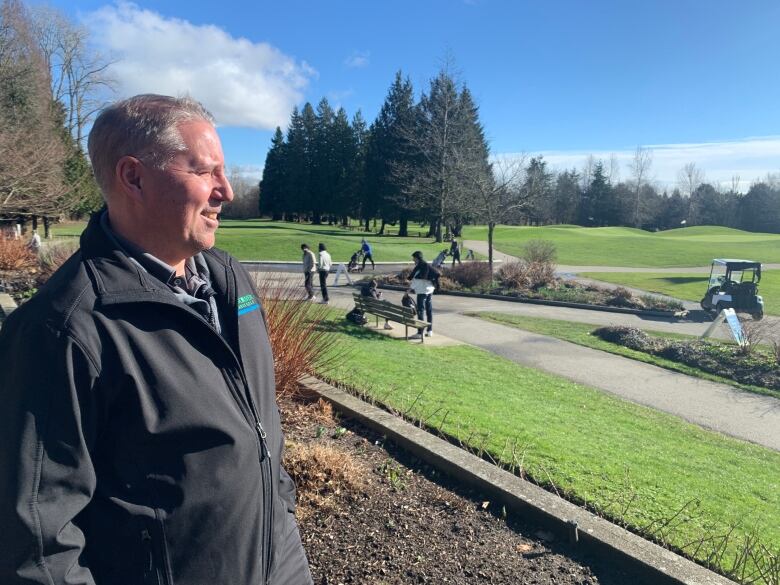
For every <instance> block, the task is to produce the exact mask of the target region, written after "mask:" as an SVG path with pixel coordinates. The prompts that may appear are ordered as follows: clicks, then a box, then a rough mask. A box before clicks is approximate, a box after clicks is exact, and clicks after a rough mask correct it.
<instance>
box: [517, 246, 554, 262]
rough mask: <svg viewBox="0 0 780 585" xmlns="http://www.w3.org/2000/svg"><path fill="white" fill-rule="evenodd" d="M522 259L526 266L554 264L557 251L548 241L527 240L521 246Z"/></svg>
mask: <svg viewBox="0 0 780 585" xmlns="http://www.w3.org/2000/svg"><path fill="white" fill-rule="evenodd" d="M522 258H523V260H525V261H526V262H527V263H528V264H537V263H538V264H555V262H556V260H558V249H557V248H556V247H555V244H554V243H553V242H551V241H549V240H528V241H527V242H526V243H525V246H523V254H522Z"/></svg>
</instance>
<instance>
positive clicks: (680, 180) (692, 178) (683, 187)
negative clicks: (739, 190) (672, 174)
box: [677, 162, 739, 197]
mask: <svg viewBox="0 0 780 585" xmlns="http://www.w3.org/2000/svg"><path fill="white" fill-rule="evenodd" d="M737 181H739V177H737ZM703 182H704V173H703V172H702V170H701V169H700V168H699V167H697V166H696V163H695V162H689V163H687V164H686V165H685V166H683V168H681V169H680V170H679V171H678V172H677V185H678V187H679V188H680V193H682V194H683V195H685V196H686V197H690V196H691V195H693V192H694V191H696V189H697V188H698V187H699V185H701V184H702V183H703Z"/></svg>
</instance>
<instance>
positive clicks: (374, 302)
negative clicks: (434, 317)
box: [352, 293, 417, 323]
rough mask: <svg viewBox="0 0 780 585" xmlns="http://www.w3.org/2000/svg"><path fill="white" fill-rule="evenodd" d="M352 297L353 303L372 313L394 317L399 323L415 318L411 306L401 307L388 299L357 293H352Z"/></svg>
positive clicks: (414, 312) (415, 315) (415, 314)
mask: <svg viewBox="0 0 780 585" xmlns="http://www.w3.org/2000/svg"><path fill="white" fill-rule="evenodd" d="M352 298H353V299H354V300H355V305H356V306H357V307H358V308H359V309H361V310H363V311H365V312H366V313H371V314H372V315H378V316H380V317H385V318H387V319H395V320H398V321H399V322H400V323H403V322H404V321H407V320H409V321H413V320H416V318H417V312H416V311H415V310H414V309H413V308H412V307H403V306H400V305H394V304H393V303H391V302H390V301H385V300H383V299H375V298H373V297H364V296H363V295H361V294H359V293H354V294H353V295H352Z"/></svg>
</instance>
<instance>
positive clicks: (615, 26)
mask: <svg viewBox="0 0 780 585" xmlns="http://www.w3.org/2000/svg"><path fill="white" fill-rule="evenodd" d="M54 4H55V6H58V7H59V8H60V9H62V10H63V11H65V12H66V13H68V14H69V15H70V16H72V17H73V18H74V19H76V20H79V21H81V22H83V23H85V25H86V26H88V27H89V28H90V29H91V30H92V32H93V38H94V41H95V43H96V44H97V45H98V46H99V47H100V48H101V50H103V51H105V52H107V53H110V54H112V55H113V56H114V58H116V59H117V60H118V61H117V65H116V66H115V68H114V71H113V74H114V76H115V77H116V78H117V81H118V86H117V89H118V95H120V96H121V95H125V94H132V93H138V92H141V91H158V92H163V93H181V92H184V91H188V92H189V93H191V94H192V95H193V96H194V97H196V98H198V99H200V100H201V101H203V102H204V103H205V104H206V105H207V107H209V108H210V109H212V111H214V112H215V114H216V115H217V118H218V122H219V123H220V134H221V135H222V137H223V143H224V146H225V151H226V155H227V157H228V160H229V162H231V163H233V164H238V165H241V166H243V167H245V168H246V169H247V172H248V173H258V172H259V169H260V168H261V167H262V164H263V160H264V158H265V152H266V150H267V148H268V145H269V142H270V134H271V129H272V128H273V126H275V125H276V124H279V125H282V126H284V125H285V124H286V122H287V120H288V117H289V112H290V110H291V108H292V107H293V106H294V105H299V106H300V105H301V104H303V103H304V102H305V101H307V100H308V101H311V102H313V103H315V104H316V102H317V101H319V99H320V98H321V97H322V96H327V97H328V99H329V100H330V101H331V103H332V104H333V105H336V106H340V105H341V106H344V107H345V108H346V110H347V111H348V112H349V114H350V115H351V114H353V113H354V112H355V110H357V109H358V108H360V109H361V110H362V111H363V114H364V116H365V117H366V118H367V119H368V120H369V121H370V120H372V119H373V117H374V116H375V115H376V113H377V111H378V110H379V107H380V106H381V104H382V101H383V100H384V97H385V95H386V92H387V89H388V86H389V84H390V82H391V81H392V79H393V76H394V73H395V71H397V70H399V69H401V70H402V71H403V72H404V74H406V75H408V76H409V77H410V78H411V80H412V82H413V84H414V86H415V88H416V89H417V90H418V92H419V91H420V90H423V89H425V87H426V86H427V83H428V80H429V79H430V78H431V77H432V76H433V75H435V73H436V71H437V70H438V68H439V66H440V65H441V64H442V61H443V59H444V58H445V56H446V55H447V54H448V53H449V54H451V55H452V57H453V58H454V61H455V66H456V68H457V70H458V71H459V73H460V76H461V79H462V80H463V81H464V82H465V83H467V84H468V86H469V88H470V89H471V90H472V92H473V94H474V95H475V97H476V99H477V101H478V103H479V105H480V109H481V117H482V121H483V123H484V126H485V128H486V132H487V135H488V137H489V139H490V141H491V149H492V151H493V152H494V153H495V154H502V153H519V152H525V153H529V154H537V153H544V154H545V157H546V158H547V159H548V160H549V161H550V163H551V164H553V165H554V166H556V167H559V168H560V167H565V166H572V165H579V164H580V163H581V161H582V159H583V158H584V157H585V156H586V154H587V153H594V154H595V155H596V156H602V157H608V156H609V155H610V153H615V155H616V156H617V159H618V160H619V161H621V162H622V163H625V162H626V161H627V160H628V158H630V152H631V151H632V150H633V149H634V148H636V146H638V145H643V146H650V147H653V150H654V153H657V156H656V158H655V160H654V176H655V179H656V180H657V181H658V182H659V184H661V185H668V184H671V183H673V182H674V176H675V173H676V169H679V168H680V167H682V165H684V164H685V163H687V162H696V163H697V165H698V166H699V167H700V168H702V169H703V170H704V172H705V174H706V175H707V176H708V178H710V180H713V181H723V182H727V181H728V180H729V179H730V178H731V176H732V175H734V174H739V175H740V178H741V179H742V181H743V183H744V184H745V185H747V184H749V182H750V181H751V180H753V179H755V178H758V177H760V176H763V175H765V174H766V173H767V172H778V171H780V65H779V64H780V34H778V29H779V28H780V26H779V25H780V2H778V1H777V0H766V1H746V2H741V3H736V2H726V1H720V0H696V1H694V0H677V1H674V2H672V1H667V0H663V1H658V0H652V1H649V0H646V1H643V2H640V1H628V0H624V1H617V0H615V1H596V0H594V1H585V0H580V1H574V0H571V1H548V2H539V1H536V2H510V1H505V2H501V1H496V0H469V1H463V0H417V1H416V2H413V1H406V0H403V1H392V2H391V1H389V0H388V1H385V2H377V1H373V2H372V1H363V2H346V1H345V2H327V3H326V2H292V1H288V2H279V1H278V0H277V1H274V2H270V1H266V0H262V1H258V0H256V1H254V2H248V1H247V2H233V3H225V4H224V5H216V4H215V3H213V2H208V3H206V2H200V1H188V2H184V1H182V0H164V1H156V2H153V3H152V2H138V3H136V4H129V3H123V4H117V3H105V2H101V1H98V0H68V1H67V2H66V1H65V0H56V1H55V2H54ZM756 138H758V140H755V139H756ZM622 172H623V175H624V176H627V173H628V170H627V169H624V170H623V171H622Z"/></svg>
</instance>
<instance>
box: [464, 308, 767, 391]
mask: <svg viewBox="0 0 780 585" xmlns="http://www.w3.org/2000/svg"><path fill="white" fill-rule="evenodd" d="M472 315H473V316H475V317H479V318H480V319H486V320H488V321H493V322H495V323H501V324H502V325H509V326H510V327H516V328H517V329H522V330H524V331H531V332H532V333H539V334H540V335H549V336H550V337H555V338H557V339H563V340H564V341H570V342H571V343H576V344H577V345H584V346H585V347H590V348H592V349H598V350H601V351H606V352H609V353H614V354H616V355H621V356H623V357H627V358H631V359H633V360H637V361H640V362H645V363H647V364H653V365H655V366H659V367H661V368H666V369H667V370H672V371H674V372H680V373H681V374H686V375H689V376H696V377H697V378H703V379H705V380H712V381H713V382H720V383H722V384H729V385H731V386H734V387H735V388H739V389H741V390H747V391H748V392H755V393H757V394H767V395H769V396H775V397H776V398H780V392H778V391H777V390H771V389H769V388H761V387H759V386H748V385H745V384H740V383H738V382H735V381H734V380H730V379H728V378H722V377H721V376H716V375H714V374H710V373H709V372H704V371H702V370H699V369H698V368H694V367H691V366H688V365H685V364H681V363H679V362H675V361H672V360H668V359H666V358H662V357H659V356H654V355H651V354H648V353H645V352H643V351H637V350H635V349H630V348H628V347H624V346H622V345H618V344H616V343H610V342H609V341H605V340H603V339H601V338H600V337H597V336H595V335H592V334H591V333H592V332H593V331H595V330H596V329H598V327H597V326H595V325H591V324H589V323H576V322H573V321H563V320H558V319H544V318H541V317H526V316H523V315H510V314H507V313H492V312H483V313H472ZM645 333H648V334H650V335H654V336H656V337H663V338H666V339H692V338H694V337H696V336H694V335H681V334H678V333H667V332H662V331H650V330H645Z"/></svg>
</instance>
